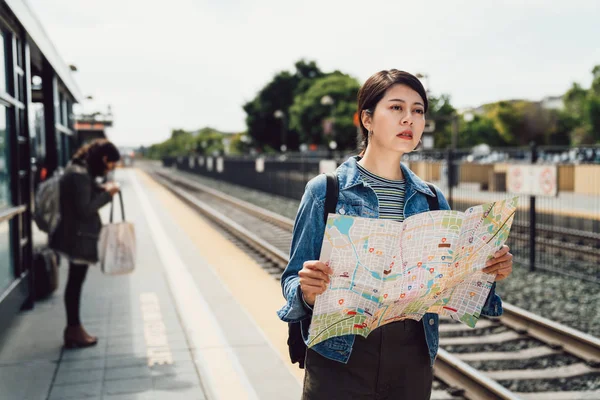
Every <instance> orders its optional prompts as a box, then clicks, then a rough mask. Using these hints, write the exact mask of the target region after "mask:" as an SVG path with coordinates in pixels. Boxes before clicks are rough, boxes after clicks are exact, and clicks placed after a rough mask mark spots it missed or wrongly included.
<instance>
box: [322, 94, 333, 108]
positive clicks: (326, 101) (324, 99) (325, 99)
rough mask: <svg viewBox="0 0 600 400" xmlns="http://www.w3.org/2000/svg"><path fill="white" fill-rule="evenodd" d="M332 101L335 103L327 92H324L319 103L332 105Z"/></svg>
mask: <svg viewBox="0 0 600 400" xmlns="http://www.w3.org/2000/svg"><path fill="white" fill-rule="evenodd" d="M334 103H335V101H334V100H333V98H332V97H331V96H330V95H328V94H326V95H325V96H323V97H321V105H324V106H332V105H333V104H334Z"/></svg>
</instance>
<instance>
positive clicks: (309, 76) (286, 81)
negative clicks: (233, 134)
mask: <svg viewBox="0 0 600 400" xmlns="http://www.w3.org/2000/svg"><path fill="white" fill-rule="evenodd" d="M295 68H296V70H295V72H294V73H290V72H288V71H282V72H279V73H278V74H276V75H275V76H274V77H273V80H271V82H269V83H268V84H267V85H266V86H265V87H264V88H263V89H262V90H261V91H260V92H259V93H258V95H257V96H256V97H255V98H254V99H253V100H251V101H249V102H248V103H246V104H244V106H243V108H244V111H245V112H246V126H247V128H248V135H249V136H250V137H252V139H253V140H254V142H255V143H256V145H257V146H258V147H260V148H261V149H262V150H264V151H266V150H267V147H268V148H271V149H272V148H276V149H279V148H280V147H281V144H282V143H283V140H284V137H285V141H286V145H287V147H288V148H291V149H296V148H298V143H299V141H298V132H297V131H295V130H294V129H290V127H289V124H288V122H289V108H290V106H291V105H292V104H293V102H294V97H295V96H296V95H297V94H299V93H303V92H304V91H305V90H306V89H307V88H308V87H309V86H310V84H311V83H312V81H314V80H315V79H318V78H319V77H321V76H323V72H321V70H320V69H319V67H317V65H316V63H315V62H314V61H310V62H307V61H304V60H300V61H298V62H297V63H296V64H295ZM277 110H280V111H282V112H283V118H280V119H277V118H275V111H277Z"/></svg>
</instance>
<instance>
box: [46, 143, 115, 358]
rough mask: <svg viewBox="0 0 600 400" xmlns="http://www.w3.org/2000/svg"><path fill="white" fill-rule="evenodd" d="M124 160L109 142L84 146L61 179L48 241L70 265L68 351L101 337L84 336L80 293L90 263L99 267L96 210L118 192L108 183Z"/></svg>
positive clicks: (66, 340)
mask: <svg viewBox="0 0 600 400" xmlns="http://www.w3.org/2000/svg"><path fill="white" fill-rule="evenodd" d="M120 159H121V155H120V154H119V150H117V148H116V147H115V145H114V144H112V143H111V142H109V141H108V140H106V139H97V140H94V141H92V142H90V143H88V144H85V145H84V146H82V147H81V148H80V149H79V150H78V151H77V152H76V153H75V155H73V158H72V159H71V161H70V162H69V164H68V165H67V167H66V168H65V173H64V175H63V176H62V178H61V180H60V216H61V218H60V223H59V225H58V227H57V229H56V230H55V232H54V233H53V234H52V235H51V237H50V247H51V248H52V249H54V250H56V251H58V252H59V253H60V254H61V255H63V256H64V257H66V258H67V259H68V260H69V277H68V280H67V287H66V290H65V308H66V314H67V326H66V328H65V330H64V335H63V338H64V345H65V347H67V348H72V347H88V346H93V345H95V344H96V343H97V342H98V338H97V337H95V336H91V335H90V334H88V333H87V332H86V330H85V329H84V328H83V326H82V324H81V320H80V318H79V308H80V302H81V289H82V287H83V282H84V280H85V277H86V274H87V271H88V268H89V265H90V264H95V263H97V262H98V240H99V238H100V231H101V229H102V221H101V219H100V215H99V213H98V210H99V209H100V208H101V207H102V206H104V205H106V204H107V203H110V201H111V199H112V196H114V195H115V194H116V193H117V192H118V191H119V186H118V185H117V184H116V183H115V182H108V183H102V184H101V183H98V178H102V180H103V181H104V182H105V181H106V176H107V175H108V173H109V172H111V171H113V170H114V169H115V167H116V165H117V163H118V161H119V160H120Z"/></svg>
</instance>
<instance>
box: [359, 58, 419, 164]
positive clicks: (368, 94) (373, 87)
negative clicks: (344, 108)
mask: <svg viewBox="0 0 600 400" xmlns="http://www.w3.org/2000/svg"><path fill="white" fill-rule="evenodd" d="M394 85H406V86H408V87H409V88H411V89H412V90H414V91H415V92H417V93H418V94H419V96H421V98H422V99H423V106H424V108H425V112H427V108H428V107H429V103H428V101H427V93H426V92H425V88H424V87H423V84H422V83H421V81H420V80H419V79H418V78H417V77H416V76H414V75H413V74H410V73H408V72H405V71H400V70H397V69H390V70H384V71H379V72H377V73H376V74H373V75H372V76H371V77H370V78H369V79H367V80H366V82H365V83H364V84H363V85H362V87H361V88H360V90H359V91H358V122H359V124H360V135H359V138H358V143H359V146H358V148H359V150H361V152H364V150H365V149H366V148H367V145H368V144H369V131H368V130H367V128H365V126H364V125H363V122H362V112H363V111H366V112H367V113H369V114H371V115H373V113H374V112H375V107H377V104H378V103H379V102H380V101H381V99H382V98H383V96H384V95H385V92H387V91H388V89H389V88H391V87H392V86H394Z"/></svg>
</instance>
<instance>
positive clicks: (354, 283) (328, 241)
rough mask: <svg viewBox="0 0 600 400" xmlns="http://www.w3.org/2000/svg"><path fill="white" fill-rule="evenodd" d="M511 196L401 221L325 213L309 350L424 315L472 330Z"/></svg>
mask: <svg viewBox="0 0 600 400" xmlns="http://www.w3.org/2000/svg"><path fill="white" fill-rule="evenodd" d="M517 202H518V198H517V197H515V198H511V199H507V200H504V201H500V202H495V203H489V204H483V205H479V206H475V207H472V208H469V209H468V210H467V211H465V212H459V211H430V212H426V213H421V214H417V215H413V216H411V217H408V218H406V220H404V222H395V221H389V220H381V219H373V218H361V217H352V216H346V215H339V214H329V217H328V219H327V224H326V227H325V235H324V237H323V245H322V248H321V256H320V260H321V261H322V262H328V263H329V266H330V267H331V268H332V269H333V274H332V275H331V277H330V283H329V286H328V288H327V290H326V291H325V292H324V293H323V294H322V295H319V296H317V299H316V302H315V306H314V310H313V317H312V322H311V325H310V331H309V345H308V346H309V347H312V346H314V345H315V344H317V343H320V342H322V341H324V340H327V339H329V338H331V337H334V336H341V335H348V334H354V335H361V336H364V337H367V336H368V334H369V333H370V332H371V331H372V330H373V329H375V328H377V327H379V326H381V325H384V324H387V323H390V322H393V321H399V320H402V319H407V318H410V319H414V320H420V319H421V318H422V317H423V315H424V314H425V313H427V312H430V313H437V314H440V315H447V316H450V317H451V318H452V319H455V320H458V321H461V322H462V323H464V324H466V325H468V326H470V327H475V324H476V322H477V320H478V318H479V315H480V313H481V309H482V307H483V305H484V304H485V300H486V298H487V296H488V293H489V291H490V288H491V286H492V283H493V282H494V279H495V275H490V274H486V273H483V272H481V270H482V269H483V268H485V263H486V261H487V260H488V259H489V258H491V257H492V255H493V254H494V253H495V252H496V251H497V250H499V249H500V248H501V247H502V245H503V244H504V242H505V241H506V239H507V238H508V234H509V232H510V227H511V224H512V221H513V218H514V215H515V211H516V208H517Z"/></svg>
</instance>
